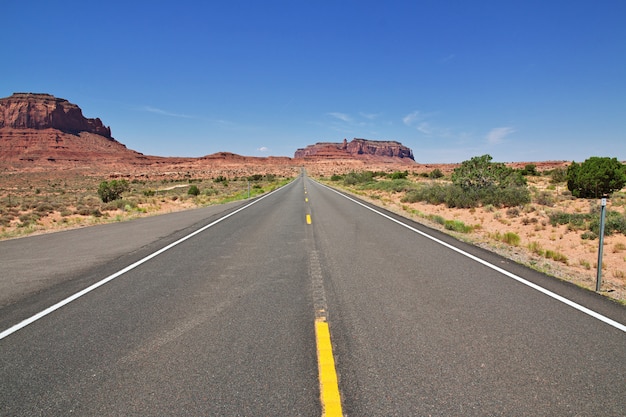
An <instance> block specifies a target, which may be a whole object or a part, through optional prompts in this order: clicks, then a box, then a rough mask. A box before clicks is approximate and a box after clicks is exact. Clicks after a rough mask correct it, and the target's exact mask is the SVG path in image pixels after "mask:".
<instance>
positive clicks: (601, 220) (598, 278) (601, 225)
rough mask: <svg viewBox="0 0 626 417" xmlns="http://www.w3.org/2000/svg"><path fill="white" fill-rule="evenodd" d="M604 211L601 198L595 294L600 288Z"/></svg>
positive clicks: (604, 200)
mask: <svg viewBox="0 0 626 417" xmlns="http://www.w3.org/2000/svg"><path fill="white" fill-rule="evenodd" d="M605 210H606V197H602V201H601V204H600V236H599V237H600V245H599V247H598V273H597V275H596V292H599V291H600V287H601V286H602V247H603V246H604V216H605V214H604V212H605Z"/></svg>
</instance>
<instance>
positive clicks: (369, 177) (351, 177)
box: [343, 171, 374, 185]
mask: <svg viewBox="0 0 626 417" xmlns="http://www.w3.org/2000/svg"><path fill="white" fill-rule="evenodd" d="M373 180H374V173H373V172H372V171H361V172H356V171H352V172H349V173H348V174H346V176H345V177H344V179H343V183H344V184H345V185H356V184H365V183H368V182H372V181H373Z"/></svg>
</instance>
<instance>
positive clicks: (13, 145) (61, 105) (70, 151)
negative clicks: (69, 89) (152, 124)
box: [0, 93, 415, 170]
mask: <svg viewBox="0 0 626 417" xmlns="http://www.w3.org/2000/svg"><path fill="white" fill-rule="evenodd" d="M340 160H341V162H340ZM325 161H329V162H330V163H331V164H336V163H340V164H355V163H356V164H370V163H379V162H380V163H384V164H389V163H398V162H399V163H401V164H406V163H411V164H413V163H415V161H414V159H413V151H411V149H409V148H407V147H406V146H403V145H402V144H401V143H400V142H396V141H375V140H367V139H356V138H355V139H353V140H352V141H350V142H348V141H347V140H346V139H344V140H343V142H342V143H331V142H320V143H316V144H315V145H310V146H307V147H306V148H303V149H298V150H297V151H296V153H295V157H294V158H293V159H292V158H287V157H271V156H270V157H251V156H240V155H236V154H232V153H230V152H218V153H215V154H212V155H206V156H204V157H200V158H181V157H159V156H149V155H143V154H141V153H139V152H136V151H133V150H131V149H128V148H126V146H125V145H123V144H122V143H120V142H118V141H117V140H115V139H114V138H113V137H112V136H111V128H109V127H108V126H105V125H104V124H103V123H102V121H101V120H100V119H99V118H94V119H89V118H86V117H84V116H83V112H82V110H81V109H80V107H78V106H77V105H76V104H73V103H70V102H69V101H67V100H65V99H62V98H57V97H54V96H52V95H50V94H37V93H15V94H13V95H12V96H10V97H6V98H0V169H4V170H6V169H9V170H13V169H17V170H22V169H34V170H42V169H43V170H45V169H49V168H51V167H54V168H55V169H68V168H81V169H82V168H89V169H91V168H96V167H106V169H111V168H115V169H119V170H123V169H126V168H130V167H133V166H134V167H137V168H141V169H143V167H152V168H155V169H156V168H158V169H165V167H173V168H172V169H182V167H185V169H192V168H193V167H208V166H210V167H217V166H268V165H281V166H283V165H284V166H300V165H302V164H307V165H317V164H318V163H322V165H323V163H324V162H325Z"/></svg>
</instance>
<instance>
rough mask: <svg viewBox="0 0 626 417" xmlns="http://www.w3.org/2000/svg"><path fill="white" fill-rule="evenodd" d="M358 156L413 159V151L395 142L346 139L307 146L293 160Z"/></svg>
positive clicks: (299, 150)
mask: <svg viewBox="0 0 626 417" xmlns="http://www.w3.org/2000/svg"><path fill="white" fill-rule="evenodd" d="M360 156H374V157H376V156H379V157H387V158H401V159H403V158H407V159H411V160H415V159H414V158H413V151H412V150H411V149H410V148H408V147H406V146H404V145H402V144H401V143H400V142H396V141H378V140H368V139H358V138H355V139H352V140H351V141H350V142H348V141H347V140H346V139H344V140H343V142H341V143H333V142H318V143H316V144H315V145H309V146H307V147H306V148H302V149H298V150H297V151H296V153H295V154H294V158H306V159H312V158H319V159H328V158H331V159H332V158H349V157H356V158H359V157H360Z"/></svg>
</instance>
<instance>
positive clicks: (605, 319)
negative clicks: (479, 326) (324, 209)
mask: <svg viewBox="0 0 626 417" xmlns="http://www.w3.org/2000/svg"><path fill="white" fill-rule="evenodd" d="M316 183H317V184H319V185H321V186H322V187H325V188H327V189H329V190H331V191H332V192H334V193H337V194H339V195H340V196H342V197H344V198H346V199H348V200H350V201H352V202H353V203H356V204H358V205H360V206H362V207H365V208H366V209H368V210H370V211H373V212H374V213H376V214H378V215H380V216H383V217H385V218H386V219H388V220H391V221H392V222H394V223H397V224H399V225H401V226H404V227H406V228H407V229H409V230H411V231H413V232H415V233H417V234H419V235H422V236H424V237H425V238H428V239H430V240H432V241H434V242H437V243H439V244H440V245H443V246H445V247H446V248H448V249H451V250H453V251H455V252H458V253H460V254H461V255H463V256H466V257H468V258H470V259H472V260H474V261H476V262H478V263H480V264H483V265H484V266H486V267H488V268H491V269H493V270H494V271H497V272H499V273H501V274H503V275H506V276H507V277H509V278H512V279H514V280H515V281H518V282H520V283H522V284H524V285H527V286H529V287H530V288H533V289H535V290H537V291H539V292H541V293H543V294H545V295H547V296H548V297H552V298H554V299H555V300H558V301H560V302H562V303H564V304H567V305H568V306H570V307H573V308H575V309H576V310H578V311H581V312H583V313H585V314H587V315H589V316H591V317H593V318H596V319H598V320H600V321H602V322H604V323H606V324H608V325H609V326H613V327H615V328H616V329H618V330H621V331H623V332H626V326H625V325H623V324H621V323H619V322H617V321H615V320H612V319H610V318H608V317H606V316H603V315H602V314H600V313H598V312H595V311H593V310H590V309H588V308H587V307H584V306H581V305H580V304H578V303H575V302H573V301H571V300H569V299H567V298H565V297H563V296H560V295H558V294H556V293H554V292H552V291H550V290H547V289H545V288H543V287H540V286H539V285H537V284H534V283H532V282H530V281H527V280H525V279H524V278H522V277H520V276H518V275H515V274H513V273H511V272H509V271H506V270H504V269H502V268H500V267H498V266H496V265H493V264H491V263H489V262H487V261H485V260H484V259H481V258H478V257H477V256H474V255H472V254H471V253H467V252H465V251H463V250H461V249H459V248H457V247H455V246H452V245H450V244H449V243H446V242H444V241H442V240H439V239H437V238H436V237H433V236H431V235H429V234H427V233H424V232H422V231H421V230H418V229H416V228H414V227H411V226H409V225H408V224H405V223H402V222H401V221H399V220H396V219H394V218H393V217H391V216H388V215H386V214H385V213H382V212H380V211H378V210H376V209H373V208H372V207H369V206H368V205H366V204H363V203H361V202H360V201H358V200H355V199H353V198H351V197H348V196H347V195H345V194H342V193H340V192H339V191H337V190H335V189H333V188H331V187H328V186H326V185H324V184H321V183H318V182H316Z"/></svg>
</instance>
